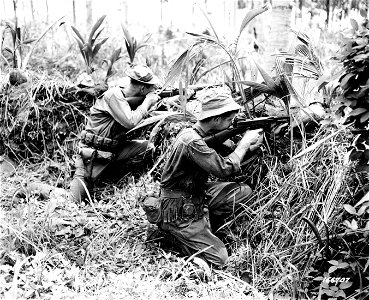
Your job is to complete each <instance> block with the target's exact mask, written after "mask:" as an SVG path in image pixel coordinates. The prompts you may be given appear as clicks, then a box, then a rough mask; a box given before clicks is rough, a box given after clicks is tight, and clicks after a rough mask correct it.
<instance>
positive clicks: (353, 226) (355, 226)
mask: <svg viewBox="0 0 369 300" xmlns="http://www.w3.org/2000/svg"><path fill="white" fill-rule="evenodd" d="M351 229H352V230H354V231H356V230H357V229H358V226H357V221H356V220H354V219H353V220H351Z"/></svg>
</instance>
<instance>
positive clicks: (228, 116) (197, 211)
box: [148, 88, 263, 266]
mask: <svg viewBox="0 0 369 300" xmlns="http://www.w3.org/2000/svg"><path fill="white" fill-rule="evenodd" d="M202 100H203V101H202V111H201V113H200V115H199V117H198V121H197V123H196V124H195V125H194V126H193V127H192V128H187V129H184V130H183V131H182V132H180V133H179V135H178V137H177V139H176V141H175V143H174V144H173V146H172V149H171V152H170V155H169V158H168V160H167V161H166V164H165V166H164V170H163V173H162V177H161V190H160V193H161V194H160V207H161V209H160V212H161V218H160V220H155V221H158V222H157V225H158V226H159V227H160V228H161V229H162V230H164V231H168V232H170V233H171V234H172V235H173V236H174V237H175V238H176V239H177V240H178V241H179V243H180V245H181V247H182V249H183V250H184V253H185V254H187V255H192V254H194V253H196V252H198V251H199V252H201V251H202V253H201V254H200V256H201V257H202V258H204V259H205V260H207V261H208V262H209V263H211V264H213V265H217V266H222V265H224V264H225V263H226V261H227V259H228V253H227V250H226V248H225V245H224V243H223V242H222V241H221V240H220V239H219V238H218V237H216V236H215V235H214V234H213V232H215V231H216V230H217V229H218V228H219V227H220V226H222V225H223V224H224V222H225V219H226V218H227V217H229V216H231V215H232V214H233V213H234V211H235V209H237V206H239V204H240V203H244V202H245V201H246V200H247V198H248V197H249V196H250V194H251V188H250V187H249V186H247V185H245V184H239V183H236V182H208V177H209V174H211V175H213V176H216V177H218V178H225V177H227V176H229V175H232V174H235V173H237V172H239V171H240V162H241V161H242V160H243V158H244V156H245V153H246V152H247V151H248V150H250V149H251V150H254V149H255V148H257V147H259V145H260V144H261V143H262V139H263V136H262V130H261V129H257V130H250V131H247V132H246V133H245V134H244V136H243V138H242V139H241V141H240V142H239V143H238V145H237V146H236V148H235V150H234V151H233V152H232V153H231V154H230V155H229V156H227V157H222V156H221V155H220V154H218V153H217V152H216V151H215V150H214V149H212V148H209V146H208V145H207V144H206V143H205V141H204V139H203V138H204V137H205V136H207V135H209V134H212V133H216V132H219V131H221V130H224V129H226V128H228V127H229V126H230V124H231V122H232V120H233V118H234V117H235V115H236V113H237V111H238V110H239V109H240V106H239V105H238V104H237V103H236V102H235V101H234V100H233V99H232V97H231V93H230V91H229V90H228V89H226V88H213V89H209V90H208V91H207V92H206V93H205V96H204V98H203V99H202ZM148 216H149V215H148Z"/></svg>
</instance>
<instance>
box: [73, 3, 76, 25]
mask: <svg viewBox="0 0 369 300" xmlns="http://www.w3.org/2000/svg"><path fill="white" fill-rule="evenodd" d="M72 5H73V25H74V26H76V24H77V18H76V0H73V1H72Z"/></svg>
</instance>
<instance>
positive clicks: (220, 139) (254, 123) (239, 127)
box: [204, 115, 290, 149]
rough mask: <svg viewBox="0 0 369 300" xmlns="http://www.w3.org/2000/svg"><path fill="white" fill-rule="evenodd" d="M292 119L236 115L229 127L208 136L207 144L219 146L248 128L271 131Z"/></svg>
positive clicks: (212, 146) (214, 146)
mask: <svg viewBox="0 0 369 300" xmlns="http://www.w3.org/2000/svg"><path fill="white" fill-rule="evenodd" d="M289 121H290V117H274V116H271V117H260V118H255V119H247V118H246V117H245V116H243V115H241V116H236V118H235V119H234V120H233V123H232V125H231V126H230V127H228V128H227V129H224V130H222V131H220V132H218V133H215V134H212V135H209V136H206V137H205V138H204V140H205V142H206V144H207V145H208V146H209V147H210V148H215V149H216V148H218V147H219V146H220V145H222V144H223V143H224V142H225V141H226V140H228V139H230V138H231V137H233V136H236V135H237V134H240V133H243V132H245V131H246V130H251V129H258V128H263V129H264V130H265V131H268V132H269V131H271V130H272V129H274V128H277V127H278V126H279V125H281V124H287V123H289Z"/></svg>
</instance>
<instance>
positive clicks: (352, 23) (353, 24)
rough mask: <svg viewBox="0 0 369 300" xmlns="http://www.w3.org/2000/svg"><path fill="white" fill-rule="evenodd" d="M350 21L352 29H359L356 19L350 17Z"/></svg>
mask: <svg viewBox="0 0 369 300" xmlns="http://www.w3.org/2000/svg"><path fill="white" fill-rule="evenodd" d="M350 23H351V26H352V29H354V30H355V31H357V30H358V29H359V25H358V23H357V21H356V20H354V19H350Z"/></svg>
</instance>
